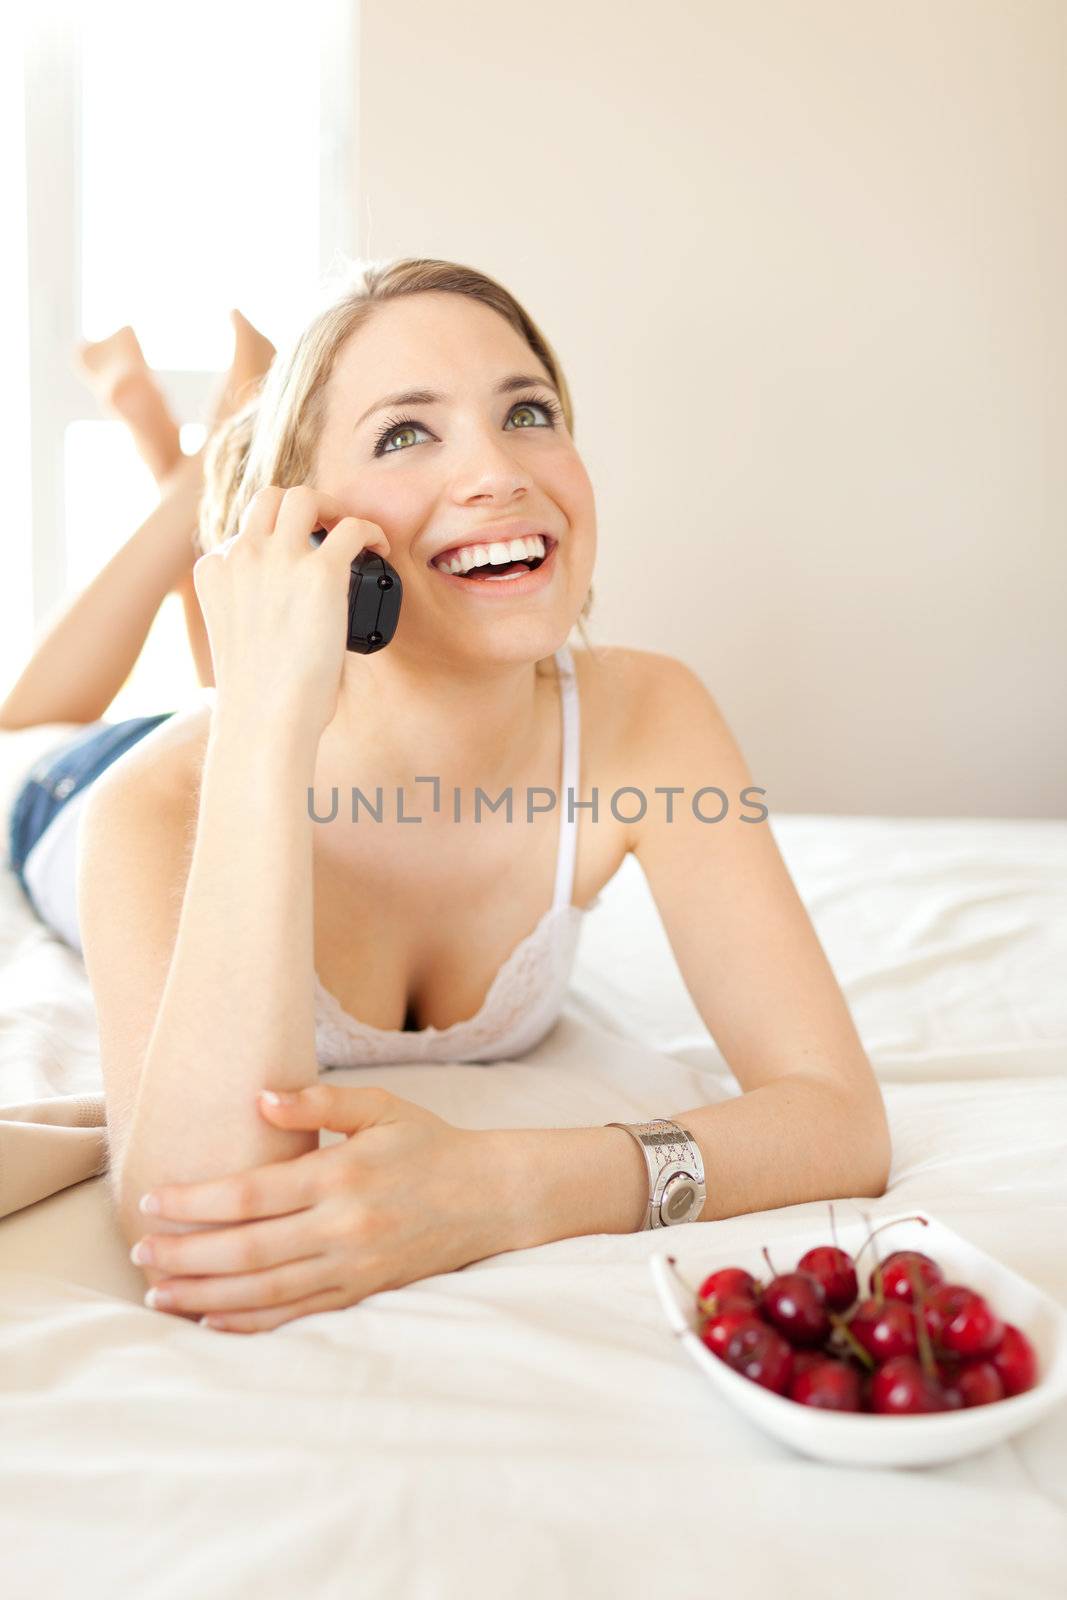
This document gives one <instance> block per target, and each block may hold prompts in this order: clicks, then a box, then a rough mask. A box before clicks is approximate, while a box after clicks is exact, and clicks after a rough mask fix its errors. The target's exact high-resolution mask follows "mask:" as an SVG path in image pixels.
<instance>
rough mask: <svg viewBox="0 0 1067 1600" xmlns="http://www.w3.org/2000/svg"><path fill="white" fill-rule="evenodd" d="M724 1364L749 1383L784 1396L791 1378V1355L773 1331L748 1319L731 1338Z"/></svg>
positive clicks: (778, 1335)
mask: <svg viewBox="0 0 1067 1600" xmlns="http://www.w3.org/2000/svg"><path fill="white" fill-rule="evenodd" d="M725 1360H726V1364H727V1366H729V1367H732V1368H733V1369H734V1371H735V1372H740V1373H741V1375H742V1376H743V1377H745V1378H748V1379H750V1381H751V1382H752V1383H758V1384H760V1385H761V1386H762V1387H763V1388H764V1389H771V1390H772V1391H773V1392H774V1393H775V1394H784V1393H785V1392H786V1390H787V1389H788V1388H789V1385H790V1383H791V1381H792V1378H793V1352H792V1350H790V1348H789V1345H788V1344H787V1343H786V1341H785V1340H784V1339H783V1338H782V1336H781V1334H780V1333H775V1331H774V1329H773V1328H768V1326H767V1324H766V1323H765V1322H759V1321H757V1320H756V1318H755V1317H751V1318H750V1319H749V1320H748V1322H747V1323H746V1324H745V1325H744V1326H742V1327H740V1328H738V1329H736V1330H735V1332H734V1333H732V1334H731V1335H730V1338H729V1340H728V1342H727V1345H726V1356H725Z"/></svg>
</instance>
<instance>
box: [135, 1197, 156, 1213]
mask: <svg viewBox="0 0 1067 1600" xmlns="http://www.w3.org/2000/svg"><path fill="white" fill-rule="evenodd" d="M138 1209H139V1210H140V1211H149V1212H154V1211H158V1210H159V1209H160V1205H159V1201H158V1199H157V1198H156V1196H155V1195H154V1194H143V1195H142V1196H141V1203H140V1206H139V1207H138Z"/></svg>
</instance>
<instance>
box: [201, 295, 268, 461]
mask: <svg viewBox="0 0 1067 1600" xmlns="http://www.w3.org/2000/svg"><path fill="white" fill-rule="evenodd" d="M230 321H231V322H232V324H233V365H232V366H231V368H230V370H229V372H228V373H227V374H226V376H225V377H224V378H223V380H222V384H221V387H220V389H219V391H218V393H217V394H216V396H215V398H214V401H213V403H212V410H211V422H210V424H209V429H210V431H212V432H213V431H214V429H215V428H217V427H218V425H219V423H220V422H222V421H224V420H225V418H226V417H228V416H230V415H231V414H232V413H233V412H234V411H239V410H240V408H241V407H242V406H243V405H244V404H245V402H246V401H248V400H251V398H252V396H253V395H254V394H255V392H256V390H257V388H258V387H259V385H260V383H261V382H262V380H263V377H264V376H265V374H266V371H267V368H268V367H269V366H270V364H271V362H272V361H273V360H274V356H275V350H274V346H273V345H272V344H271V342H270V340H269V339H268V338H267V336H266V334H263V333H260V331H259V329H258V328H256V327H253V325H252V323H251V322H249V320H248V318H247V317H245V316H242V315H241V313H240V311H231V312H230Z"/></svg>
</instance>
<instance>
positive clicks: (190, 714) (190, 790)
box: [104, 701, 211, 818]
mask: <svg viewBox="0 0 1067 1600" xmlns="http://www.w3.org/2000/svg"><path fill="white" fill-rule="evenodd" d="M210 731H211V707H210V705H208V704H206V703H205V702H200V701H196V702H194V703H192V704H191V705H188V706H184V707H181V708H180V709H179V710H177V711H175V712H174V714H173V715H172V716H169V717H168V718H167V719H166V721H165V722H160V723H158V724H157V726H156V727H154V728H153V729H152V731H151V733H147V734H145V736H144V738H143V739H139V740H138V742H137V743H136V744H135V745H133V746H132V747H131V748H130V749H129V750H127V751H126V752H125V754H124V755H122V756H121V757H120V759H119V760H118V761H117V762H116V763H115V765H114V767H112V768H110V769H109V772H111V773H113V774H114V776H115V778H116V779H118V780H119V781H121V782H122V783H123V784H127V783H128V784H129V785H130V786H131V787H133V788H136V789H138V790H141V789H143V790H144V791H145V792H147V793H150V794H151V795H152V797H153V799H154V800H155V801H158V802H161V803H162V804H164V805H165V807H166V809H167V810H168V811H169V812H170V813H171V815H173V816H174V817H175V818H181V817H183V816H188V815H190V814H191V813H195V810H196V806H197V803H198V798H199V789H200V774H201V770H202V768H203V765H204V752H205V749H206V747H207V739H208V734H209V733H210ZM120 768H121V772H120V771H119V769H120ZM107 776H108V773H105V774H104V777H105V778H106V777H107Z"/></svg>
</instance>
